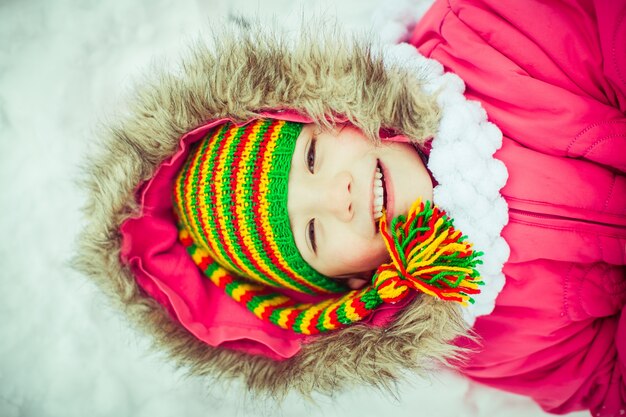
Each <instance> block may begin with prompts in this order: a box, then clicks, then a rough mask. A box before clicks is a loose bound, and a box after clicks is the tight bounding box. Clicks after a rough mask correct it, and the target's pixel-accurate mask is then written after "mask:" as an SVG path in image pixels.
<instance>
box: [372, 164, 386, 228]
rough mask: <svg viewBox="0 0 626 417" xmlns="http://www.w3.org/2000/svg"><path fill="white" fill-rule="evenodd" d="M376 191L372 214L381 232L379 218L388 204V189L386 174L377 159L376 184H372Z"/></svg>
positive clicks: (374, 191)
mask: <svg viewBox="0 0 626 417" xmlns="http://www.w3.org/2000/svg"><path fill="white" fill-rule="evenodd" d="M372 187H373V188H372V189H373V193H374V201H373V202H372V214H373V217H374V225H375V227H376V233H378V232H379V228H380V223H379V222H378V220H379V219H380V218H381V217H383V211H384V210H385V208H386V206H387V204H386V203H387V191H386V187H385V176H384V174H383V169H382V167H381V166H380V161H376V170H375V172H374V184H373V186H372Z"/></svg>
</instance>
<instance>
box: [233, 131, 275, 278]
mask: <svg viewBox="0 0 626 417" xmlns="http://www.w3.org/2000/svg"><path fill="white" fill-rule="evenodd" d="M253 123H254V124H253V125H252V129H251V136H252V137H253V138H256V137H258V135H259V131H260V129H261V126H262V125H263V123H264V122H263V121H262V120H258V121H255V122H253ZM256 142H257V140H248V141H247V142H246V145H245V147H244V150H243V152H242V155H241V156H242V157H241V158H240V160H239V164H240V166H239V172H238V173H237V185H236V186H235V194H236V195H237V200H238V201H245V200H249V199H250V197H246V196H245V191H246V188H245V187H244V186H245V185H246V181H245V178H246V177H248V176H250V174H251V173H250V172H248V171H247V170H246V169H242V168H246V164H247V161H249V160H250V159H251V158H256V157H257V156H256V155H251V154H252V149H253V147H254V145H255V143H256ZM236 212H237V218H238V220H239V225H240V230H239V232H240V234H241V237H242V240H243V242H242V243H243V246H244V247H246V248H248V249H250V253H251V255H252V258H253V260H254V261H255V262H256V263H257V265H259V269H260V270H261V273H260V274H259V271H257V270H255V269H252V268H248V267H246V268H243V270H244V271H245V272H246V274H247V275H248V276H249V277H250V278H253V279H256V280H258V281H260V282H262V283H265V284H270V285H275V284H274V281H273V280H271V279H270V278H269V277H270V274H269V273H268V271H269V270H270V267H269V266H268V263H267V262H266V260H265V259H263V258H262V257H261V256H259V253H258V251H257V248H256V246H255V244H254V242H253V240H252V233H254V231H252V232H251V231H250V228H249V227H248V219H247V218H246V214H248V215H252V216H254V212H253V211H251V210H250V208H249V207H243V205H241V204H238V205H237V207H236ZM252 221H254V219H252ZM235 255H236V254H235ZM239 261H240V263H241V264H242V265H245V264H244V263H243V261H242V260H241V259H239Z"/></svg>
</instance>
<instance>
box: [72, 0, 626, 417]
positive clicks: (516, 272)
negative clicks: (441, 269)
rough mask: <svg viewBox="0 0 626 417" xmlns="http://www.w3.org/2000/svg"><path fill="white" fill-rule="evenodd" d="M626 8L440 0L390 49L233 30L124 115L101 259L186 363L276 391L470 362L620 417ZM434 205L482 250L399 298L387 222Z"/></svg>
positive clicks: (95, 203) (96, 235) (98, 221)
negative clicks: (390, 276) (388, 288)
mask: <svg viewBox="0 0 626 417" xmlns="http://www.w3.org/2000/svg"><path fill="white" fill-rule="evenodd" d="M625 7H626V6H624V5H619V4H617V3H616V2H613V3H612V4H609V3H608V2H607V3H603V2H600V1H598V2H592V1H587V2H583V1H580V2H573V1H572V2H562V3H553V4H551V5H545V4H543V3H539V2H537V4H535V3H533V4H529V3H528V2H525V3H524V5H523V7H522V8H520V7H518V5H517V4H508V5H506V4H502V2H491V1H487V0H484V1H471V2H470V1H468V2H458V3H457V2H452V1H439V2H436V3H435V4H434V5H433V6H432V8H431V9H430V10H429V11H428V12H427V13H426V14H425V15H424V16H423V18H422V19H421V20H420V21H419V23H418V24H417V25H416V26H415V28H414V29H413V30H412V32H411V34H410V36H409V38H408V41H409V43H408V44H402V45H398V46H393V47H391V46H390V47H385V48H382V49H377V48H374V47H372V46H371V45H368V44H361V43H360V42H357V41H353V42H350V43H346V42H345V40H344V41H342V42H340V41H336V40H333V39H342V38H338V37H333V36H329V37H327V38H322V39H320V38H319V37H317V38H316V37H314V36H312V35H310V34H309V35H306V34H305V35H304V36H303V37H302V39H301V40H300V41H299V42H296V43H294V44H287V43H285V42H281V41H280V40H279V39H273V38H272V37H269V36H267V35H263V34H262V32H259V33H257V32H255V31H253V30H248V31H246V30H242V31H240V32H237V31H231V32H227V33H221V34H220V37H219V39H218V40H217V41H216V47H215V48H214V49H212V50H209V49H207V48H205V47H202V46H199V47H197V49H198V51H197V53H196V55H195V57H194V58H193V59H192V60H191V61H189V62H187V63H186V65H185V66H183V70H182V73H181V74H178V75H164V76H161V77H160V78H159V80H158V83H155V84H154V85H153V86H149V87H147V88H145V89H144V90H142V92H141V93H140V94H138V101H137V103H136V107H135V110H134V112H133V113H132V115H131V116H130V117H127V118H126V119H125V120H123V121H122V122H120V124H119V125H118V126H116V127H114V128H112V129H111V131H110V134H111V135H112V137H111V140H109V141H108V150H107V151H106V152H105V153H104V154H103V156H101V157H100V158H99V159H98V160H95V161H94V166H95V170H94V175H93V183H92V184H93V190H94V192H93V194H94V196H93V199H92V201H91V205H92V207H91V208H92V210H91V212H94V213H96V217H94V219H93V221H92V222H91V223H90V225H89V227H88V228H87V229H86V231H85V233H84V235H83V247H82V254H81V260H82V261H81V262H82V268H83V270H85V271H86V272H88V273H90V274H91V275H92V276H94V278H96V279H98V280H99V282H100V283H101V284H102V286H103V288H105V289H106V290H107V291H109V292H111V293H112V294H113V295H114V296H115V297H116V299H119V300H121V301H122V305H123V306H124V308H125V309H126V311H128V313H129V315H130V317H131V318H133V319H134V320H135V321H136V322H137V323H138V324H139V325H141V326H143V327H144V328H146V329H148V330H149V331H151V332H154V333H155V334H156V337H157V340H158V341H159V343H160V345H161V347H163V348H164V349H166V350H168V351H169V352H170V354H171V355H172V356H173V357H175V358H176V359H177V360H178V361H179V362H180V363H181V364H188V365H191V369H192V370H193V371H194V372H195V373H198V374H203V375H206V374H220V375H221V376H227V377H242V378H243V379H244V380H245V381H246V383H247V384H248V386H249V387H250V388H251V389H253V390H254V391H259V392H269V393H272V394H274V395H281V394H284V393H285V392H286V391H287V390H289V389H296V390H299V391H300V392H303V393H305V394H308V393H310V392H312V391H320V392H325V393H332V392H333V391H334V390H336V389H337V388H338V387H344V386H347V385H350V384H355V383H363V382H365V383H370V384H376V385H381V384H382V385H386V384H390V383H391V382H392V381H394V380H395V379H397V378H398V377H399V376H400V374H401V373H402V372H404V371H405V370H407V369H408V370H413V371H417V372H420V371H425V370H429V369H432V368H433V367H434V366H435V365H436V364H437V363H450V362H452V364H453V365H455V366H456V367H458V369H459V370H460V372H462V373H463V374H465V375H467V376H468V377H470V378H473V379H475V380H478V381H480V382H482V383H485V384H489V385H491V386H494V387H498V388H501V389H505V390H509V391H512V392H516V393H521V394H524V395H528V396H531V397H532V398H533V399H534V400H535V401H537V402H538V403H539V404H540V405H541V406H542V407H543V408H544V409H545V410H547V411H551V412H555V413H565V412H568V411H572V410H579V409H590V410H592V412H593V413H594V415H609V416H610V415H620V414H621V413H622V412H623V410H624V407H625V401H626V392H625V391H626V386H625V382H624V379H623V378H624V377H623V375H624V371H625V369H624V366H625V365H626V362H625V358H626V346H625V344H626V336H625V332H626V318H624V314H623V306H624V303H625V302H626V278H625V276H624V264H625V263H626V249H625V244H626V192H625V191H626V180H625V178H624V172H625V171H626V156H625V155H626V149H625V148H626V145H625V137H626V119H625V117H624V111H625V108H626V92H625V91H626V85H625V82H624V76H623V74H624V73H625V72H626V63H625V61H624V60H625V58H624V55H623V54H620V53H619V51H622V50H624V42H625V40H626V35H625V31H626V29H625V28H624V25H623V24H621V25H620V23H621V21H622V20H623V19H620V18H619V16H623V15H624V13H625V11H626V8H625ZM620 48H621V49H620ZM418 50H419V52H420V53H421V54H422V55H423V56H422V55H420V54H419V53H418ZM424 57H427V58H432V59H426V58H424ZM435 60H436V61H438V62H440V63H441V64H442V65H443V68H444V69H445V70H446V71H449V72H450V73H452V72H453V73H456V74H458V75H459V76H460V77H461V78H462V79H463V80H464V81H465V83H466V89H465V91H464V90H463V83H461V82H460V81H459V79H458V78H457V77H456V76H453V75H451V74H450V73H444V72H443V70H442V68H441V66H440V64H437V62H436V61H435ZM242 65H243V67H242ZM463 93H464V94H465V98H467V99H469V100H473V101H467V100H466V99H465V98H464V97H463ZM477 102H479V103H480V104H481V105H482V107H483V108H484V109H485V110H486V112H487V114H488V116H489V119H490V120H491V121H492V122H493V123H495V125H497V126H498V127H499V128H500V130H501V132H502V133H500V131H499V130H498V129H497V128H495V126H494V125H492V124H490V123H488V122H487V121H486V115H485V114H484V111H483V110H482V109H481V107H480V106H479V105H478V104H477ZM531 121H532V123H531ZM293 122H295V123H293ZM381 140H382V144H381ZM407 142H409V143H407ZM498 149H499V150H498ZM496 150H497V152H496ZM494 152H495V154H494ZM390 155H392V156H390ZM340 156H341V158H339V157H340ZM505 166H506V168H505ZM507 171H508V177H507ZM379 172H380V173H379ZM121 173H124V175H120V174H121ZM257 174H258V175H257ZM261 174H263V175H266V177H263V176H262V175H261ZM259 175H261V176H259ZM431 176H432V177H431ZM379 177H380V178H379ZM263 178H265V179H263ZM406 178H410V181H406V182H405V179H406ZM377 180H380V186H379V185H378V184H379V183H378V181H377ZM370 190H371V192H370ZM172 195H173V196H174V197H173V198H172ZM202 195H206V196H210V197H211V198H205V199H203V198H198V196H200V197H201V196H202ZM359 196H370V199H369V200H368V199H367V198H365V199H364V198H363V197H359ZM418 197H419V198H422V199H424V200H430V199H431V197H432V200H433V202H434V203H435V204H437V205H438V206H441V207H442V208H443V209H445V210H446V211H447V213H448V214H449V215H450V216H451V217H452V218H454V226H455V227H458V229H459V230H461V231H462V232H463V233H465V234H467V236H468V240H469V241H470V242H473V244H474V245H475V247H474V248H473V249H471V248H468V247H467V246H464V247H463V248H462V249H460V250H461V251H462V252H463V251H465V252H463V253H465V254H466V255H467V257H468V258H469V259H470V263H469V264H467V265H465V266H466V267H467V268H469V270H470V271H471V272H469V273H468V274H467V275H465V276H464V277H462V278H463V281H459V282H461V285H460V288H461V289H462V290H461V291H456V294H455V291H454V288H448V287H445V288H446V289H445V291H439V292H437V289H441V288H440V287H437V286H435V287H428V286H426V285H425V283H424V281H423V280H422V281H420V280H419V279H416V280H415V281H411V284H410V285H409V284H406V283H401V284H402V285H400V286H398V287H397V288H396V287H394V288H395V289H398V291H399V293H401V296H398V297H395V296H394V297H391V296H387V295H383V294H382V292H381V291H378V290H377V289H378V288H379V287H380V285H377V283H380V282H379V281H377V279H379V278H380V277H381V276H383V275H384V274H383V273H382V271H381V269H380V268H379V266H380V264H381V263H382V264H383V265H385V264H387V263H389V261H390V258H391V259H395V258H394V257H393V256H392V255H390V253H391V254H392V253H393V250H392V249H389V251H387V250H386V249H383V245H385V243H384V238H383V236H382V235H383V234H384V233H383V232H385V231H387V230H391V229H390V226H391V225H390V224H389V223H388V222H389V221H390V219H387V218H386V216H385V217H384V221H383V223H380V224H379V225H378V226H377V225H376V222H375V221H374V220H376V219H377V218H378V217H379V216H380V215H382V214H383V211H385V212H387V214H390V215H392V216H395V215H397V214H405V213H407V212H408V211H410V210H409V209H410V207H409V206H410V204H411V203H412V201H413V200H414V199H415V198H418ZM381 198H382V202H381V201H380V200H381ZM207 201H208V202H209V203H207V204H206V205H205V202H207ZM381 203H382V204H381ZM383 209H384V210H383ZM420 210H421V209H420V208H418V206H415V211H420ZM422 211H427V212H428V211H429V210H428V209H427V208H426V209H424V210H422ZM431 215H432V213H428V216H431ZM368 216H370V218H371V219H373V220H372V221H371V224H370V223H369V222H368V221H367V218H368ZM428 216H427V217H428ZM507 220H508V223H507ZM443 221H444V222H445V219H444V220H443ZM385 222H387V223H385ZM401 223H402V222H400V223H399V224H400V226H402V224H401ZM407 223H408V222H407ZM446 224H447V223H446ZM235 226H236V227H235ZM377 227H378V228H377ZM179 228H180V230H179ZM449 230H451V229H449ZM364 231H366V232H364ZM351 233H352V234H351ZM351 236H352V238H350V237H351ZM370 238H371V239H370ZM342 239H343V240H342ZM459 240H460V241H461V242H464V240H462V239H459ZM381 242H382V243H381ZM387 243H389V241H388V240H387ZM267 248H270V249H271V250H268V249H267ZM509 249H510V251H509ZM479 252H483V255H482V256H479V254H478V253H479ZM190 255H191V256H190ZM479 260H480V261H481V262H482V264H481V263H480V262H479ZM474 270H476V271H478V272H479V273H480V276H481V279H482V281H483V282H484V285H482V286H480V287H479V288H480V289H481V292H480V294H476V291H475V290H476V288H477V287H476V285H474V284H476V283H477V282H478V281H479V279H478V278H477V277H476V274H474V272H473V271H474ZM233 271H235V272H233ZM276 271H278V272H276ZM372 271H374V272H375V273H374V279H372V278H371V277H370V276H369V275H370V274H371V273H372ZM207 277H208V278H209V279H207ZM334 278H336V279H334ZM250 280H251V281H252V282H253V283H252V284H251V283H250ZM390 282H391V281H390ZM393 282H397V281H393ZM394 285H395V284H394ZM457 288H459V287H457ZM349 289H353V290H354V291H348V290H349ZM329 294H331V295H329ZM345 294H347V295H345ZM344 295H345V297H344ZM432 295H434V297H433V296H432ZM470 297H471V298H472V299H473V301H474V303H473V304H471V303H469V306H468V307H461V306H459V303H455V302H454V301H445V300H446V299H448V298H456V299H459V300H460V301H465V302H466V303H467V302H469V298H470ZM272 300H275V301H276V302H273V301H272ZM328 300H330V301H328ZM355 300H356V301H355ZM251 301H254V302H252V303H251ZM353 301H354V302H361V303H362V304H363V305H366V306H367V308H365V310H366V311H365V310H364V311H363V312H360V313H359V312H357V311H356V310H355V308H356V307H355V306H356V304H349V303H352V302H353ZM291 302H294V303H309V304H308V305H307V306H305V307H302V309H301V312H305V314H303V316H302V317H300V316H298V317H300V318H299V319H298V320H296V319H294V317H293V316H291V315H290V314H289V311H288V309H283V310H281V306H283V305H288V306H292V304H285V303H291ZM346 306H349V307H346ZM288 308H290V307H288ZM350 308H352V310H350ZM326 309H327V310H326ZM341 309H343V310H341ZM321 310H325V311H331V310H332V311H333V314H334V315H330V314H329V315H326V316H322V315H321V314H320V311H321ZM340 311H341V312H342V313H341V314H339V313H338V312H340ZM346 311H348V313H346ZM255 315H256V316H255ZM294 316H297V315H294ZM324 317H340V318H338V319H337V320H334V321H333V320H331V319H328V320H325V319H324ZM357 321H358V322H359V324H353V322H357ZM469 328H471V331H472V332H471V333H468V329H469ZM463 355H465V357H467V358H468V360H467V361H459V360H458V359H459V358H460V357H461V356H463ZM468 355H469V356H468Z"/></svg>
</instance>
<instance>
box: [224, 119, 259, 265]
mask: <svg viewBox="0 0 626 417" xmlns="http://www.w3.org/2000/svg"><path fill="white" fill-rule="evenodd" d="M260 124H262V122H260V121H255V122H252V123H250V124H248V125H246V126H245V127H244V129H245V130H244V134H243V135H241V137H240V141H241V142H240V144H239V146H238V149H237V151H236V153H235V159H234V160H235V161H237V163H236V164H235V167H234V168H233V171H232V175H231V177H230V187H231V190H233V192H235V190H236V188H237V174H238V173H239V171H240V170H241V165H242V163H245V162H247V161H243V160H242V158H241V154H242V153H243V150H244V149H245V147H246V145H247V143H248V142H249V141H250V140H251V139H250V135H251V134H252V131H253V128H254V127H255V126H256V125H260ZM266 142H267V141H265V140H263V141H261V143H262V144H265V143H266ZM257 194H259V193H257V192H253V193H252V195H253V198H254V196H256V195H257ZM231 213H232V218H233V219H234V224H233V229H234V231H235V236H236V239H237V241H238V242H240V243H241V244H240V250H241V252H243V254H244V256H245V257H246V259H247V260H249V261H250V263H252V265H253V267H254V268H255V269H256V270H257V271H263V272H264V271H266V268H264V267H263V266H262V265H261V264H260V263H259V262H257V260H256V259H254V257H253V256H252V252H250V249H249V248H248V246H247V245H245V244H243V235H242V234H241V229H242V228H241V224H242V223H243V222H242V220H243V219H242V218H240V217H239V216H238V215H237V207H236V205H235V204H233V205H232V207H231ZM254 217H256V216H254ZM252 232H253V233H254V231H252ZM240 269H242V268H240ZM263 272H262V273H263ZM263 275H265V274H264V273H263Z"/></svg>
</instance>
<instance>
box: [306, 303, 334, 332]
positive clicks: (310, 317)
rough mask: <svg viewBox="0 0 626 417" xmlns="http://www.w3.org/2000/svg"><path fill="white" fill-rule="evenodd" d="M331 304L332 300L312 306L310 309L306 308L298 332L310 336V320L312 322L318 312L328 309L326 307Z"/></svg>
mask: <svg viewBox="0 0 626 417" xmlns="http://www.w3.org/2000/svg"><path fill="white" fill-rule="evenodd" d="M332 302H333V299H332V298H331V299H330V300H325V301H322V302H321V303H319V304H314V305H312V306H311V307H310V308H308V309H307V310H306V311H305V312H304V318H303V319H302V322H301V324H300V330H301V332H302V333H303V334H311V332H310V331H309V330H308V327H309V326H310V325H311V320H313V317H314V316H315V315H316V314H317V313H318V312H320V311H322V310H323V309H325V308H326V307H328V305H329V304H332Z"/></svg>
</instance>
